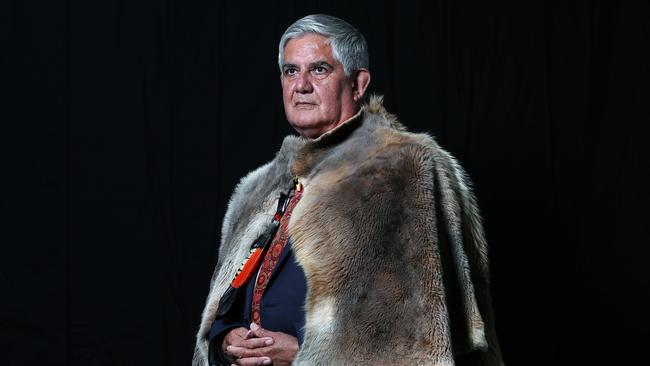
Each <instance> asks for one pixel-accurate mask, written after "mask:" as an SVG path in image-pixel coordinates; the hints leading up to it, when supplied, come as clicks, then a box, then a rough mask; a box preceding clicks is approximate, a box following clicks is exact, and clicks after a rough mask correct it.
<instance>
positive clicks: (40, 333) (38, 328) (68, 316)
mask: <svg viewBox="0 0 650 366" xmlns="http://www.w3.org/2000/svg"><path fill="white" fill-rule="evenodd" d="M314 12H325V13H330V14H333V15H338V16H340V17H342V18H344V19H346V20H348V21H349V22H351V23H353V24H355V25H356V26H357V27H358V28H359V29H360V30H361V31H362V32H363V33H364V34H365V36H366V38H367V40H368V43H369V46H370V53H371V71H372V76H373V80H372V85H371V92H375V93H379V94H383V95H385V98H386V105H387V108H388V109H389V110H390V111H392V112H394V113H396V114H398V115H399V117H400V119H401V121H402V122H403V123H404V124H406V125H407V126H408V127H409V128H410V129H411V130H414V131H426V132H429V133H431V134H432V135H434V136H436V138H437V140H438V141H439V142H440V143H441V144H442V145H443V146H444V147H446V148H447V149H448V150H450V151H451V152H452V153H453V154H454V155H455V156H457V157H458V158H459V159H460V160H461V161H462V163H463V165H464V166H465V167H466V169H467V170H468V172H469V174H470V175H471V176H472V178H473V180H474V182H475V186H476V194H477V196H478V199H479V203H480V206H481V208H482V211H483V213H484V216H485V226H486V230H487V236H488V239H489V242H490V244H491V248H490V255H491V260H492V262H491V265H492V273H493V292H494V298H495V307H496V315H497V326H498V331H499V336H500V339H501V343H502V346H503V349H504V354H505V360H506V362H507V363H508V364H509V365H560V364H561V365H574V364H598V365H601V364H602V365H606V364H608V365H610V364H625V363H628V362H632V361H634V360H638V359H639V358H640V355H641V354H643V353H646V352H645V347H647V342H648V338H649V337H648V333H649V331H648V325H649V323H650V322H649V319H648V318H649V315H648V310H647V309H648V308H650V306H649V305H650V304H649V303H648V301H647V300H645V299H644V295H646V294H647V293H648V290H649V286H648V282H649V278H650V277H649V273H648V269H647V267H648V264H647V262H648V259H649V249H648V244H650V243H649V240H648V239H649V236H650V235H649V230H648V226H649V223H648V215H647V210H648V207H649V204H650V202H649V194H648V193H649V190H648V186H649V185H650V184H649V183H650V182H649V179H648V176H649V174H648V173H649V164H648V157H649V155H650V154H649V151H648V150H649V148H648V137H650V134H649V127H648V122H649V121H648V111H647V107H648V100H649V99H650V98H649V97H650V93H649V92H648V83H649V82H650V78H649V74H650V71H649V70H650V68H649V65H650V58H649V57H648V46H649V45H650V22H649V21H648V19H649V15H650V4H649V3H648V2H647V1H638V2H636V1H630V2H621V3H610V2H602V1H577V2H570V1H558V2H549V1H542V0H535V1H517V0H512V1H467V0H453V1H452V0H440V1H401V2H399V3H397V2H395V3H393V2H382V1H360V2H354V3H349V2H346V1H301V2H297V1H288V2H281V3H277V4H275V3H271V2H260V3H257V2H250V1H238V2H234V1H233V2H228V3H221V2H216V1H214V2H213V1H188V0H182V1H181V0H166V1H153V0H148V1H127V0H122V1H82V0H67V1H19V0H13V1H3V2H2V4H1V5H0V19H1V20H2V21H1V27H2V29H1V31H0V37H2V38H1V39H2V56H1V57H2V74H1V75H2V79H1V81H0V84H1V85H2V89H3V91H4V95H5V96H4V97H3V98H2V110H1V114H0V119H1V127H2V132H1V133H0V136H1V140H0V148H1V149H2V150H1V151H0V153H1V156H2V158H3V159H2V179H1V181H2V186H1V190H0V193H1V195H2V197H1V198H0V204H1V207H2V211H3V213H4V218H3V220H2V238H1V239H0V240H1V241H2V244H1V246H0V296H1V300H0V364H2V365H35V364H39V365H145V364H146V365H187V364H189V363H190V359H191V356H192V350H193V345H194V335H195V332H196V330H197V327H198V322H199V317H200V313H201V310H202V308H203V304H204V301H205V297H206V295H207V290H208V284H209V279H210V275H211V272H212V269H213V266H214V265H215V263H216V261H217V248H218V240H219V234H218V232H219V226H220V222H221V219H222V216H223V213H224V210H225V207H226V204H227V200H228V197H229V195H230V193H231V191H232V189H233V187H234V185H235V184H236V182H237V180H238V178H239V177H241V176H242V175H243V174H245V173H246V172H248V171H250V170H251V169H253V168H255V167H257V166H259V165H260V164H262V163H264V162H266V161H268V160H270V159H271V158H272V157H273V154H274V152H275V151H276V150H277V149H278V147H279V146H280V144H281V141H282V139H283V136H285V135H286V134H288V133H292V131H290V129H289V127H288V126H287V124H286V122H285V119H284V114H283V110H282V104H281V93H280V83H279V71H278V69H277V64H276V61H277V42H278V40H279V37H280V35H281V34H282V32H283V31H284V29H285V28H286V27H287V26H288V25H289V24H290V23H291V22H293V21H294V20H296V19H297V18H299V17H301V16H303V15H306V14H309V13H314ZM414 326H416V325H414ZM360 336H362V335H360Z"/></svg>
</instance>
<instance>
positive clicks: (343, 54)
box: [278, 14, 368, 76]
mask: <svg viewBox="0 0 650 366" xmlns="http://www.w3.org/2000/svg"><path fill="white" fill-rule="evenodd" d="M308 33H315V34H320V35H322V36H325V37H327V41H328V42H329V44H330V46H331V47H332V56H334V58H335V59H336V60H337V61H338V62H340V63H341V64H342V65H343V71H344V72H345V76H350V75H352V72H354V71H356V70H359V69H367V68H368V45H367V44H366V39H365V38H363V35H362V34H361V32H359V31H358V30H357V29H356V28H354V27H353V26H352V25H350V23H348V22H346V21H344V20H342V19H339V18H337V17H333V16H331V15H325V14H314V15H307V16H306V17H304V18H302V19H299V20H297V21H296V22H295V23H293V24H291V25H290V26H289V28H287V30H286V31H285V32H284V34H283V35H282V38H280V46H279V48H278V51H279V52H278V66H280V72H282V62H283V61H284V48H285V47H286V45H287V42H289V40H291V39H294V38H300V37H302V36H304V35H305V34H308Z"/></svg>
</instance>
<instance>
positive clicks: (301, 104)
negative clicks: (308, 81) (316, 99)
mask: <svg viewBox="0 0 650 366" xmlns="http://www.w3.org/2000/svg"><path fill="white" fill-rule="evenodd" d="M293 106H294V107H295V108H313V107H315V106H316V103H311V102H295V103H293Z"/></svg>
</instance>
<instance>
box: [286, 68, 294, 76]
mask: <svg viewBox="0 0 650 366" xmlns="http://www.w3.org/2000/svg"><path fill="white" fill-rule="evenodd" d="M296 72H297V70H296V69H284V74H285V75H287V76H292V75H295V74H296Z"/></svg>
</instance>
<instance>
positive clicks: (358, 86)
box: [352, 69, 370, 102]
mask: <svg viewBox="0 0 650 366" xmlns="http://www.w3.org/2000/svg"><path fill="white" fill-rule="evenodd" d="M368 85H370V71H368V70H367V69H359V70H357V71H355V72H354V75H353V79H352V92H353V97H354V101H355V102H358V101H360V100H361V98H363V95H364V94H365V93H366V90H367V89H368Z"/></svg>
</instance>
